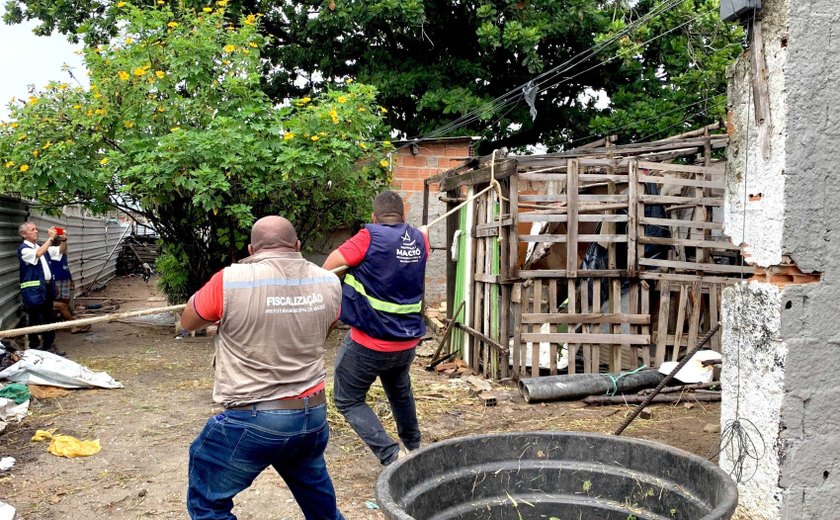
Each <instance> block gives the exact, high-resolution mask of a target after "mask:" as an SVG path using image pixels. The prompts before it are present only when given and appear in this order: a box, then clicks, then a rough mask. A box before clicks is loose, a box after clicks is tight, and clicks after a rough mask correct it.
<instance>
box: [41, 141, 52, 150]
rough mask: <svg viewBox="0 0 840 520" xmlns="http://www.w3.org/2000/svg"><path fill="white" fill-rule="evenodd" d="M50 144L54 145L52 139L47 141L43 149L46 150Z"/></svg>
mask: <svg viewBox="0 0 840 520" xmlns="http://www.w3.org/2000/svg"><path fill="white" fill-rule="evenodd" d="M50 146H52V141H47V142H46V144H45V145H44V146H43V147H42V149H44V150H46V149H47V148H49V147H50Z"/></svg>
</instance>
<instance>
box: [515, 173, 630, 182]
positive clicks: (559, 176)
mask: <svg viewBox="0 0 840 520" xmlns="http://www.w3.org/2000/svg"><path fill="white" fill-rule="evenodd" d="M518 176H519V178H520V179H522V180H526V181H556V182H566V179H567V174H566V173H548V172H541V173H536V172H534V173H530V172H522V173H519V174H518ZM584 180H585V181H586V182H587V183H588V182H617V183H620V184H621V183H626V182H628V180H627V175H604V174H601V173H583V174H582V175H581V178H580V181H581V182H583V181H584Z"/></svg>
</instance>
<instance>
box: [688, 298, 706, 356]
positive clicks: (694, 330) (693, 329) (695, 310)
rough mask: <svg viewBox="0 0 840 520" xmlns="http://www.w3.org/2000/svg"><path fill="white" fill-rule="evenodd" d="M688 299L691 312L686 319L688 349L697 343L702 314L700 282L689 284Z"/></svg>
mask: <svg viewBox="0 0 840 520" xmlns="http://www.w3.org/2000/svg"><path fill="white" fill-rule="evenodd" d="M689 300H690V304H691V314H690V315H689V320H688V340H687V341H686V347H688V349H689V350H691V349H692V348H694V345H696V344H697V335H698V333H699V331H700V316H701V314H702V310H703V309H702V306H701V305H700V304H701V302H702V298H701V294H700V284H699V283H697V282H695V283H693V284H691V292H690V294H689Z"/></svg>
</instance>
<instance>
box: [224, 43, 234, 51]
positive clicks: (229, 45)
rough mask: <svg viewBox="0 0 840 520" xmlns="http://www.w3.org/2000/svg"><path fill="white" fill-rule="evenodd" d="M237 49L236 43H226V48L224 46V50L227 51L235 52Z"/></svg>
mask: <svg viewBox="0 0 840 520" xmlns="http://www.w3.org/2000/svg"><path fill="white" fill-rule="evenodd" d="M235 50H236V46H235V45H231V44H227V45H225V48H224V51H225V52H233V51H235Z"/></svg>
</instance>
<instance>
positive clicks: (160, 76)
mask: <svg viewBox="0 0 840 520" xmlns="http://www.w3.org/2000/svg"><path fill="white" fill-rule="evenodd" d="M155 76H157V77H158V78H160V79H163V77H164V76H166V73H165V72H163V71H162V70H156V71H155Z"/></svg>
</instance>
